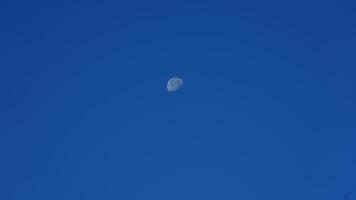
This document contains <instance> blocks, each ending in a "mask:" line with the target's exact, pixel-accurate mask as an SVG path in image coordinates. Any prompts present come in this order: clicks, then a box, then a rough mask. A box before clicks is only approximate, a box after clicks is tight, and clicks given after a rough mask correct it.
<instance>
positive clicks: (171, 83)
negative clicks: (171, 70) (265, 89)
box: [167, 77, 184, 92]
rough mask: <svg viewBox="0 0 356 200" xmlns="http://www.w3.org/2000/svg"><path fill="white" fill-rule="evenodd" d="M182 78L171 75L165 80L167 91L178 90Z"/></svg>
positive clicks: (181, 83)
mask: <svg viewBox="0 0 356 200" xmlns="http://www.w3.org/2000/svg"><path fill="white" fill-rule="evenodd" d="M183 84H184V83H183V80H182V79H181V78H178V77H173V78H171V79H169V80H168V82H167V90H168V92H175V91H177V90H179V89H180V88H181V87H182V86H183Z"/></svg>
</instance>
